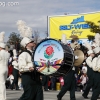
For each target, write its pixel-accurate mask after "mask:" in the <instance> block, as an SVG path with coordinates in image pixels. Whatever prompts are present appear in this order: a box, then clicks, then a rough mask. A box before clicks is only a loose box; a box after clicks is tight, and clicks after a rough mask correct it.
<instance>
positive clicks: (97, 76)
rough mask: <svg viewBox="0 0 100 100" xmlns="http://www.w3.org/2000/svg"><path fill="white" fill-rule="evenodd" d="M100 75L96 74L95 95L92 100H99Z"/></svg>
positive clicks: (93, 94)
mask: <svg viewBox="0 0 100 100" xmlns="http://www.w3.org/2000/svg"><path fill="white" fill-rule="evenodd" d="M99 79H100V73H99V72H95V77H94V85H93V93H92V97H91V100H97V99H98V97H99V94H100V80H99Z"/></svg>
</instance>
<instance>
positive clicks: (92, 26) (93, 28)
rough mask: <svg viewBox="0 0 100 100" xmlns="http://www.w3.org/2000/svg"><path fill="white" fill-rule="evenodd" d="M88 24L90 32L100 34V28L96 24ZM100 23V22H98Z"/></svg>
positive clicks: (89, 22) (88, 22)
mask: <svg viewBox="0 0 100 100" xmlns="http://www.w3.org/2000/svg"><path fill="white" fill-rule="evenodd" d="M86 23H87V24H89V26H90V31H91V32H93V33H100V26H99V25H96V24H95V23H94V22H91V21H86ZM98 23H100V21H98Z"/></svg>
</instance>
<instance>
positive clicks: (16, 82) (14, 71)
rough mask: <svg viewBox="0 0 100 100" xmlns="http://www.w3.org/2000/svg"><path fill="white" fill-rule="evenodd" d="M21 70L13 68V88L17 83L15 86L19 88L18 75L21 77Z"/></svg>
mask: <svg viewBox="0 0 100 100" xmlns="http://www.w3.org/2000/svg"><path fill="white" fill-rule="evenodd" d="M18 72H19V71H18V70H17V69H15V68H13V76H14V80H13V83H12V85H11V87H12V88H13V87H14V85H15V88H16V89H17V88H18V77H19V73H18Z"/></svg>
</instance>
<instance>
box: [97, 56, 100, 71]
mask: <svg viewBox="0 0 100 100" xmlns="http://www.w3.org/2000/svg"><path fill="white" fill-rule="evenodd" d="M97 68H98V72H100V55H99V56H98V59H97Z"/></svg>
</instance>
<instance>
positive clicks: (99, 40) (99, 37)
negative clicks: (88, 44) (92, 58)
mask: <svg viewBox="0 0 100 100" xmlns="http://www.w3.org/2000/svg"><path fill="white" fill-rule="evenodd" d="M95 43H96V46H100V34H99V33H96V34H95Z"/></svg>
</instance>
